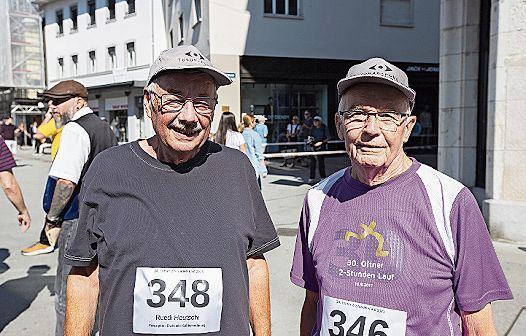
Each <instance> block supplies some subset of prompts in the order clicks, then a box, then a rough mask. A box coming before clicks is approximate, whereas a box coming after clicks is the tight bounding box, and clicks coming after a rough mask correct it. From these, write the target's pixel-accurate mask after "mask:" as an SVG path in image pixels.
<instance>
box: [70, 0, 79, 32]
mask: <svg viewBox="0 0 526 336" xmlns="http://www.w3.org/2000/svg"><path fill="white" fill-rule="evenodd" d="M69 13H70V17H71V30H72V31H77V29H78V27H77V15H78V10H77V6H71V7H69Z"/></svg>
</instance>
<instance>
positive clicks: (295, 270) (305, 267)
mask: <svg viewBox="0 0 526 336" xmlns="http://www.w3.org/2000/svg"><path fill="white" fill-rule="evenodd" d="M308 230H309V205H308V202H307V197H305V201H304V203H303V209H302V210H301V217H300V223H299V226H298V233H297V235H296V246H295V248H294V257H293V259H292V270H291V271H290V280H291V281H292V283H294V284H295V285H297V286H299V287H303V288H305V289H308V290H310V291H312V292H319V286H318V281H317V279H316V270H315V268H314V263H313V260H312V253H311V251H310V249H309V242H308V235H309V231H308Z"/></svg>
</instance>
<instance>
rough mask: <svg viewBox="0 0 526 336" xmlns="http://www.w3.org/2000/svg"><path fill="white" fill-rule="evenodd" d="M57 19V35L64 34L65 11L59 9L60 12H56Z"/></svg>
mask: <svg viewBox="0 0 526 336" xmlns="http://www.w3.org/2000/svg"><path fill="white" fill-rule="evenodd" d="M55 17H56V19H57V24H58V32H57V35H61V34H64V11H63V10H62V9H59V10H58V11H56V12H55Z"/></svg>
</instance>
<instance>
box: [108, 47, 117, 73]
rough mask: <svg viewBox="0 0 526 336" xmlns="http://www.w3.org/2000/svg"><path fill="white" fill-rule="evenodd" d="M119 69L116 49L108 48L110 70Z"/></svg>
mask: <svg viewBox="0 0 526 336" xmlns="http://www.w3.org/2000/svg"><path fill="white" fill-rule="evenodd" d="M116 67H117V54H116V53H115V47H109V48H108V70H112V69H115V68H116Z"/></svg>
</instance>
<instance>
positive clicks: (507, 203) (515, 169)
mask: <svg viewBox="0 0 526 336" xmlns="http://www.w3.org/2000/svg"><path fill="white" fill-rule="evenodd" d="M490 31H491V36H490V57H489V64H490V68H489V83H488V136H487V156H486V198H487V200H486V201H485V204H484V214H485V217H486V219H487V220H488V222H489V226H490V232H491V234H492V236H494V237H495V238H504V239H509V240H513V241H522V242H525V241H526V2H525V1H524V0H506V1H503V0H501V1H496V0H494V1H492V8H491V30H490Z"/></svg>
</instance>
